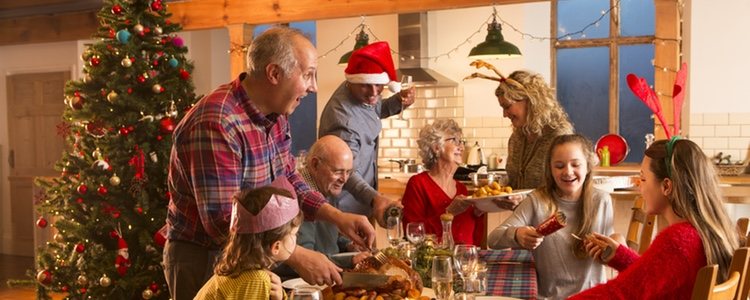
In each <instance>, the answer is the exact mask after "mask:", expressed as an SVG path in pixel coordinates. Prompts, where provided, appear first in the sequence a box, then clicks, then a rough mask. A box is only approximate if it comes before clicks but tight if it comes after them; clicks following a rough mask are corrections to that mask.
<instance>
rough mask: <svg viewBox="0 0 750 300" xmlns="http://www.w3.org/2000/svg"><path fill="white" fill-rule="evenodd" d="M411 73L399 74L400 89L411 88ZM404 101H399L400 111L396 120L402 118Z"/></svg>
mask: <svg viewBox="0 0 750 300" xmlns="http://www.w3.org/2000/svg"><path fill="white" fill-rule="evenodd" d="M411 80H412V79H411V75H404V76H401V90H402V91H405V90H408V89H410V88H411V82H412V81H411ZM404 109H406V107H405V106H404V101H401V112H399V113H398V120H404Z"/></svg>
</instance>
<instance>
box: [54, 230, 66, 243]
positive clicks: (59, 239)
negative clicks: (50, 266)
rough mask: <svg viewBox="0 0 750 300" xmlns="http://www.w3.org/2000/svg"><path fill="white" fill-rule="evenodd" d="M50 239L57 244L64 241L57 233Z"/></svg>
mask: <svg viewBox="0 0 750 300" xmlns="http://www.w3.org/2000/svg"><path fill="white" fill-rule="evenodd" d="M52 238H53V239H54V240H55V242H58V243H62V242H64V241H65V237H64V236H63V235H62V234H60V233H59V232H58V233H55V235H54V236H53V237H52Z"/></svg>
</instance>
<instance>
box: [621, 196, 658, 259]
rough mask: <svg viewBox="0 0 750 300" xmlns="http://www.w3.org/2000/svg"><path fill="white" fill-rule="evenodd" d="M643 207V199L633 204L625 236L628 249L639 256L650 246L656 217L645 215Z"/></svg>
mask: <svg viewBox="0 0 750 300" xmlns="http://www.w3.org/2000/svg"><path fill="white" fill-rule="evenodd" d="M643 206H644V203H643V197H638V198H636V199H635V202H633V208H632V209H633V214H632V216H631V217H630V226H628V236H627V243H628V247H630V249H633V250H636V251H638V253H640V254H643V252H646V249H648V246H649V245H651V240H652V238H653V236H654V225H655V223H656V222H655V220H656V215H649V214H647V213H646V211H645V210H644V209H643Z"/></svg>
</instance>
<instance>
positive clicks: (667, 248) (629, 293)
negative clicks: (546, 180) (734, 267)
mask: <svg viewBox="0 0 750 300" xmlns="http://www.w3.org/2000/svg"><path fill="white" fill-rule="evenodd" d="M717 178H718V176H717V175H716V170H715V169H714V166H713V165H712V163H711V161H710V160H709V159H708V158H707V157H706V155H705V154H704V153H703V151H701V149H700V147H698V145H696V144H695V143H694V142H692V141H690V140H681V139H679V137H673V138H672V139H670V140H669V141H667V140H661V141H656V142H654V143H653V144H651V146H650V147H648V149H646V156H644V157H643V162H641V184H640V188H641V196H643V200H644V201H645V206H646V213H648V214H658V215H661V216H662V217H664V219H665V220H666V221H667V223H668V224H669V226H668V227H667V228H664V230H662V231H661V232H660V233H659V235H658V236H656V238H655V239H654V242H653V243H651V246H649V248H648V249H647V250H646V252H644V253H643V255H642V256H640V257H639V255H638V253H637V252H635V251H633V250H631V249H630V248H628V247H627V245H623V244H621V243H618V242H616V241H614V240H612V239H610V238H607V237H605V236H602V235H598V234H595V235H594V236H595V238H596V241H587V242H586V248H587V250H588V252H589V254H590V255H591V256H594V257H597V258H600V259H601V260H602V261H603V262H605V263H607V264H608V265H609V266H611V267H612V268H615V269H617V270H618V271H619V274H618V275H617V277H616V278H614V279H612V280H610V281H608V282H607V283H606V284H602V285H599V286H596V287H594V288H592V289H590V290H587V291H584V292H582V293H580V294H578V295H575V296H573V297H571V299H690V297H691V295H692V291H693V286H694V285H695V277H696V275H697V274H698V270H699V269H700V268H702V267H703V266H705V265H706V264H718V265H719V270H720V273H719V278H718V282H723V281H724V280H726V277H727V273H728V270H729V265H730V262H731V260H732V255H733V253H734V251H735V249H737V247H738V245H739V236H738V234H737V232H736V231H735V229H734V226H733V224H732V222H731V221H730V220H729V217H728V216H727V213H726V211H725V210H724V205H723V200H722V197H721V192H720V190H719V183H718V180H717ZM597 241H598V242H597ZM606 247H609V248H611V249H616V250H615V251H612V254H611V255H604V254H603V249H605V248H606Z"/></svg>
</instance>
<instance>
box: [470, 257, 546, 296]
mask: <svg viewBox="0 0 750 300" xmlns="http://www.w3.org/2000/svg"><path fill="white" fill-rule="evenodd" d="M479 259H480V260H481V261H482V262H484V263H485V265H486V266H487V291H486V295H488V296H504V297H512V298H520V299H536V298H537V281H536V278H537V277H536V266H535V265H534V257H533V256H532V254H531V252H530V251H528V250H525V249H502V250H492V249H489V250H480V251H479Z"/></svg>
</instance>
